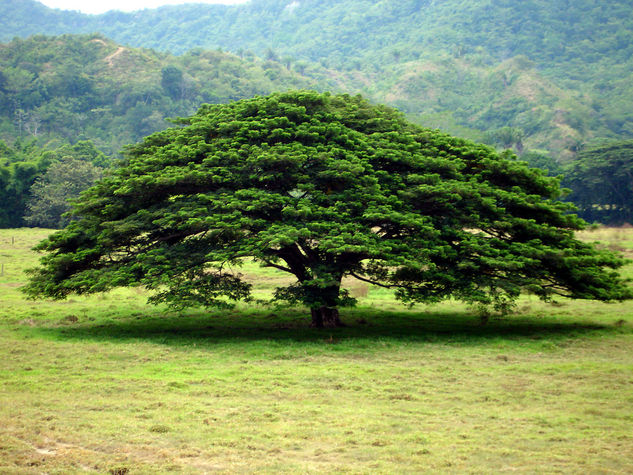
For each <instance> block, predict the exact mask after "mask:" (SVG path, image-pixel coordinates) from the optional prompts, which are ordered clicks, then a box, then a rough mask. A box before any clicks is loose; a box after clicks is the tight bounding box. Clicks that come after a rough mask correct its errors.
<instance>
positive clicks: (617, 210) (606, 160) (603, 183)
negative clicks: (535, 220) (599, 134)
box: [564, 140, 633, 224]
mask: <svg viewBox="0 0 633 475" xmlns="http://www.w3.org/2000/svg"><path fill="white" fill-rule="evenodd" d="M564 173H565V185H567V186H569V187H570V188H571V189H572V193H571V194H570V196H569V199H570V200H572V201H574V202H575V203H576V204H577V205H578V207H579V209H580V214H581V216H582V217H583V218H585V219H587V220H589V221H599V222H601V223H608V224H622V223H632V222H633V140H617V141H611V142H606V143H602V144H599V145H594V146H590V147H587V148H585V149H583V150H581V151H580V152H579V153H578V156H577V157H576V159H575V160H574V161H573V162H571V163H570V164H569V165H568V166H567V167H566V168H565V170H564Z"/></svg>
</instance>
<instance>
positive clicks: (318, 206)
mask: <svg viewBox="0 0 633 475" xmlns="http://www.w3.org/2000/svg"><path fill="white" fill-rule="evenodd" d="M181 122H182V125H183V127H181V128H172V129H168V130H165V131H163V132H159V133H156V134H154V135H151V136H149V137H148V138H146V139H145V140H144V141H143V142H142V143H139V144H137V145H135V146H132V147H130V148H129V149H128V150H127V161H126V163H124V164H123V166H121V167H120V168H119V169H118V170H117V171H116V172H115V173H113V174H112V175H111V176H108V177H106V178H105V179H103V180H102V181H100V182H98V183H97V184H96V185H95V186H94V187H92V188H91V189H90V190H88V191H87V192H85V193H84V194H83V195H82V200H81V203H79V204H77V205H76V206H75V208H74V211H73V213H74V215H75V217H76V218H77V219H76V220H75V221H73V222H71V223H70V224H69V226H68V227H67V228H66V229H64V230H62V231H60V232H57V233H55V234H53V235H52V236H50V237H49V238H48V239H47V240H45V241H44V242H42V243H41V244H40V245H39V249H40V250H42V251H48V254H47V255H45V256H44V257H43V259H42V265H41V267H40V268H39V269H37V270H34V271H33V275H32V278H31V281H30V283H29V285H28V286H27V287H26V292H27V293H29V294H30V295H32V296H48V297H54V298H64V297H66V296H67V295H68V294H70V293H91V292H100V291H105V290H108V289H110V288H112V287H115V286H130V285H143V286H145V287H147V288H148V289H150V290H152V291H153V292H154V295H153V297H152V301H154V302H167V303H169V304H172V305H175V306H178V307H187V306H196V305H202V306H212V305H225V304H226V302H227V298H228V299H229V300H238V299H244V298H247V297H248V294H249V289H250V286H249V284H248V283H247V282H244V281H243V280H242V279H241V277H240V275H239V274H236V273H234V272H232V271H231V268H233V265H234V264H238V263H239V262H240V261H241V260H243V259H247V258H248V259H254V260H256V261H258V262H260V263H261V264H262V265H264V266H270V267H274V268H276V269H279V270H282V271H285V272H288V273H290V274H293V275H294V276H295V277H296V283H294V284H293V285H290V286H288V287H285V288H280V289H278V290H277V293H276V298H277V299H282V300H286V301H290V302H294V303H301V304H304V305H306V306H307V307H308V308H310V309H311V313H312V323H313V325H314V326H317V327H321V326H336V325H339V324H340V320H339V313H338V308H339V306H341V305H347V304H351V303H353V299H352V298H350V296H349V295H348V294H347V293H346V292H345V291H344V290H342V289H341V279H342V278H343V277H344V276H354V277H356V278H358V279H360V280H362V281H366V282H371V283H374V284H376V285H381V286H385V287H389V288H393V289H395V292H396V296H397V297H398V298H400V299H402V300H403V301H406V302H418V301H425V302H428V301H431V302H435V301H439V300H441V299H445V298H448V297H454V298H458V299H462V300H465V301H469V302H478V303H482V304H486V305H489V304H493V305H494V304H496V305H504V304H506V303H508V302H510V301H512V300H513V299H515V298H516V297H517V296H518V295H519V293H520V292H521V291H522V290H527V291H530V292H532V293H534V294H536V295H538V296H539V297H541V298H544V299H548V298H550V297H552V296H554V295H566V296H570V297H572V298H585V299H601V300H611V299H624V298H627V297H629V296H630V291H629V289H628V288H627V287H626V284H625V283H624V282H623V281H622V280H621V279H620V278H619V277H618V274H617V272H615V270H614V269H617V268H618V267H619V266H621V265H622V263H623V261H622V259H620V258H619V257H617V256H616V255H614V254H612V253H609V252H607V251H601V250H597V249H595V248H594V247H593V246H591V245H589V244H584V243H582V242H580V241H578V240H576V239H574V236H573V232H574V230H576V229H581V228H582V227H583V226H584V222H583V221H582V220H581V219H579V218H578V217H576V216H574V215H572V214H569V213H568V211H569V209H570V205H568V204H565V203H562V202H560V201H557V198H558V197H559V195H560V190H559V184H558V181H557V180H556V179H555V178H549V177H546V176H544V174H543V172H541V171H539V170H536V169H530V168H528V167H527V166H526V165H525V164H523V163H522V162H518V161H515V160H513V159H512V156H511V155H499V154H498V153H497V152H495V151H494V150H493V149H492V148H490V147H487V146H484V145H477V144H474V143H471V142H468V141H465V140H460V139H456V138H453V137H450V136H447V135H445V134H442V133H440V132H438V131H433V130H427V129H422V128H419V127H417V126H414V125H412V124H410V123H408V122H407V121H406V120H404V119H403V116H402V115H401V114H400V113H399V112H397V111H395V110H393V109H390V108H387V107H384V106H374V105H371V104H369V103H368V102H366V101H365V100H364V99H362V98H361V97H358V96H357V97H349V96H347V95H341V96H332V95H329V94H318V93H316V92H311V91H300V92H289V93H283V94H281V93H277V94H273V95H271V96H268V97H256V98H254V99H250V100H243V101H239V102H233V103H230V104H227V105H205V106H203V107H202V108H201V109H200V110H199V112H198V113H197V114H196V115H194V116H192V117H191V118H189V119H183V120H182V121H181Z"/></svg>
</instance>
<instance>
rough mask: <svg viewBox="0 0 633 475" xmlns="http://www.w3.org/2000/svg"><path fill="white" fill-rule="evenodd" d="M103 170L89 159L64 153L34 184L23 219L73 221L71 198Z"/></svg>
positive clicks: (47, 224)
mask: <svg viewBox="0 0 633 475" xmlns="http://www.w3.org/2000/svg"><path fill="white" fill-rule="evenodd" d="M102 176H103V170H102V169H101V168H99V167H98V166H96V165H93V164H92V163H91V162H89V161H85V160H77V159H74V158H70V157H65V158H64V159H63V160H61V161H59V162H55V163H53V164H51V166H50V167H48V169H47V170H46V172H45V173H44V174H43V175H42V176H40V177H39V178H37V180H35V182H34V183H33V186H31V190H30V198H29V201H28V203H27V208H28V211H27V214H26V216H25V217H24V220H25V221H26V223H27V224H29V225H31V226H39V227H42V228H63V227H64V226H66V225H67V224H68V223H69V222H70V218H69V217H68V216H66V212H68V211H70V202H69V200H71V199H77V198H79V194H80V193H81V192H82V191H84V190H86V189H88V188H90V186H91V185H93V184H94V182H95V181H97V180H98V179H99V178H101V177H102Z"/></svg>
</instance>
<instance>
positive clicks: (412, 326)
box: [31, 309, 628, 347]
mask: <svg viewBox="0 0 633 475" xmlns="http://www.w3.org/2000/svg"><path fill="white" fill-rule="evenodd" d="M343 321H344V322H345V323H346V325H347V326H345V327H342V328H334V329H314V328H310V327H309V320H308V318H307V317H306V315H305V311H301V310H286V311H283V312H278V313H271V312H268V313H266V312H259V313H254V312H253V313H248V312H226V313H215V314H214V313H204V312H198V313H192V314H189V315H186V316H177V315H163V316H156V314H152V315H143V314H137V315H136V316H132V317H126V318H119V319H115V320H102V321H100V322H99V321H97V322H86V323H82V322H77V323H73V324H63V323H60V324H59V325H52V326H40V327H36V328H32V329H31V330H32V332H34V333H36V334H40V335H41V336H47V337H52V338H55V339H60V340H92V341H95V340H96V341H121V342H122V341H125V340H141V341H147V342H153V343H159V344H165V345H172V346H186V345H191V344H195V345H196V346H199V347H200V346H202V347H204V346H207V345H208V346H215V345H217V344H238V343H240V342H257V341H272V340H274V341H278V342H287V343H292V342H296V343H302V342H303V343H318V344H323V343H331V344H338V343H350V344H352V346H354V343H359V342H363V341H365V342H372V341H373V342H377V341H380V342H383V343H385V342H389V341H391V342H393V343H398V342H430V343H443V344H462V345H464V344H465V345H479V344H487V343H490V342H491V341H500V340H509V341H515V342H516V341H536V340H547V341H549V342H553V343H555V342H556V341H560V340H565V339H570V338H571V339H573V338H580V337H585V338H586V337H591V336H601V335H605V334H610V333H618V332H622V331H623V329H622V328H621V327H617V326H616V325H609V324H599V323H596V322H589V321H586V320H584V321H583V320H573V319H571V318H566V319H563V318H556V317H540V316H529V315H527V316H525V315H521V316H507V317H504V318H499V319H492V320H491V321H490V322H488V323H486V324H485V325H483V324H482V323H481V320H480V319H479V318H478V317H477V316H476V315H474V314H472V313H468V312H446V311H438V312H412V311H409V312H398V311H381V310H369V309H355V310H350V311H348V312H345V314H344V315H343ZM627 327H628V326H627Z"/></svg>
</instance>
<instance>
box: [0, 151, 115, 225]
mask: <svg viewBox="0 0 633 475" xmlns="http://www.w3.org/2000/svg"><path fill="white" fill-rule="evenodd" d="M69 161H73V162H85V163H89V164H90V166H91V167H93V168H94V167H99V168H104V167H106V166H108V164H109V163H110V159H109V157H107V156H106V155H105V154H104V153H103V152H101V151H100V150H99V149H97V148H96V147H95V145H94V144H93V143H92V142H90V141H86V140H83V141H79V142H77V143H75V144H74V145H70V144H62V145H59V144H57V145H55V144H49V146H48V147H46V148H43V147H41V146H40V145H38V142H37V141H36V140H28V141H27V140H17V141H16V142H15V143H14V144H13V146H8V145H6V144H5V143H4V142H2V141H0V227H2V228H6V227H20V226H24V225H25V224H27V220H26V219H25V218H26V217H27V215H30V216H33V210H31V211H30V212H29V202H31V204H32V205H34V204H35V201H33V196H32V191H33V186H34V184H35V183H36V182H37V181H38V179H39V180H41V177H42V175H43V174H45V173H46V172H47V170H48V169H49V167H51V166H54V165H55V164H58V163H60V162H69ZM81 183H82V184H81V185H79V186H76V185H77V183H74V184H72V185H69V186H63V185H60V189H59V192H58V194H57V198H54V197H53V196H52V195H50V196H47V195H43V196H40V198H41V199H40V204H39V205H37V206H38V208H40V211H43V210H44V209H47V210H48V211H47V212H46V216H47V218H46V221H40V220H39V219H38V220H35V221H32V224H39V225H43V224H45V223H46V224H49V223H50V224H52V223H54V222H57V224H60V223H59V214H60V213H62V212H63V211H62V208H63V210H67V209H68V205H67V204H66V203H65V198H67V197H70V196H76V194H77V193H78V192H79V191H81V190H83V189H85V188H87V187H88V185H89V183H87V182H81ZM39 186H40V185H38V186H36V189H37V188H38V187H39ZM64 188H68V189H64ZM73 189H74V191H72V190H73ZM49 191H51V189H50V188H49ZM40 192H41V190H40ZM68 192H70V194H67V193H68ZM61 195H64V198H61ZM58 199H62V201H64V203H63V204H62V203H59V204H60V207H51V206H50V205H52V202H53V201H59V200H58ZM42 206H43V207H42ZM54 208H56V209H57V210H58V211H59V212H58V211H53V209H54ZM50 211H53V213H52V214H51V213H50ZM54 216H57V219H55V218H54ZM40 217H43V215H42V214H40ZM53 227H55V226H53Z"/></svg>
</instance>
